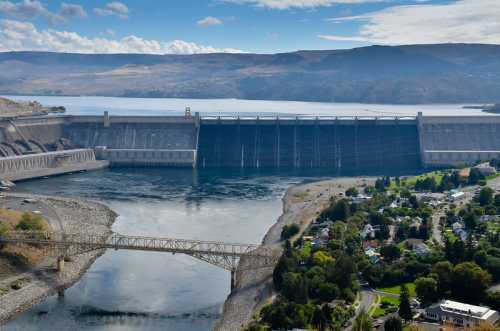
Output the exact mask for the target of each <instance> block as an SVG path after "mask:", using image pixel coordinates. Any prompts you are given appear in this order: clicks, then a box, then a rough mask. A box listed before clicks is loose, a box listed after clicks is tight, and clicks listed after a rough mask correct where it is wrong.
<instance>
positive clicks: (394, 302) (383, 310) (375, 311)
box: [370, 295, 399, 318]
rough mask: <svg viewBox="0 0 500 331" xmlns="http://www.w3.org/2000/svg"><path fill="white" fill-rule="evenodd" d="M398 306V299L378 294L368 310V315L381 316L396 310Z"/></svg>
mask: <svg viewBox="0 0 500 331" xmlns="http://www.w3.org/2000/svg"><path fill="white" fill-rule="evenodd" d="M398 307H399V299H396V298H391V297H386V296H380V295H379V296H378V297H377V301H376V302H375V305H374V306H373V308H372V309H371V310H370V316H372V317H373V318H378V317H382V316H385V315H387V314H389V313H391V312H394V311H396V310H397V309H398Z"/></svg>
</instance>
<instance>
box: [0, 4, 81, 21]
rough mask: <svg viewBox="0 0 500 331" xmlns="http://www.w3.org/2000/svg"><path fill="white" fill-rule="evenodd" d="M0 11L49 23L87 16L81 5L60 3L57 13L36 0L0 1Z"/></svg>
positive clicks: (11, 15) (12, 15)
mask: <svg viewBox="0 0 500 331" xmlns="http://www.w3.org/2000/svg"><path fill="white" fill-rule="evenodd" d="M0 13H2V14H4V15H7V16H10V17H14V18H17V19H25V20H29V19H35V18H37V17H43V18H45V19H46V20H47V21H48V22H49V23H50V24H51V25H55V24H59V23H63V22H65V21H66V19H67V18H71V17H80V18H84V17H87V13H86V12H85V10H84V9H83V7H82V6H80V5H76V4H72V3H64V2H63V3H61V8H60V9H59V12H58V13H53V12H51V11H49V10H48V9H47V8H46V7H45V5H44V4H43V3H41V2H40V1H38V0H23V1H20V2H17V3H13V2H11V1H0Z"/></svg>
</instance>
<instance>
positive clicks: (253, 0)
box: [222, 0, 387, 9]
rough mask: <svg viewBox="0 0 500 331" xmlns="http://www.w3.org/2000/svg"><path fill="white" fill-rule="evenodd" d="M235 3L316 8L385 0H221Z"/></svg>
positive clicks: (275, 7)
mask: <svg viewBox="0 0 500 331" xmlns="http://www.w3.org/2000/svg"><path fill="white" fill-rule="evenodd" d="M222 1H223V2H228V3H236V4H252V5H255V6H258V7H266V8H271V9H290V8H317V7H329V6H331V5H334V4H361V3H370V2H385V1H387V0H222Z"/></svg>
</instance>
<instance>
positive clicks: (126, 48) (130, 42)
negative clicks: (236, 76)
mask: <svg viewBox="0 0 500 331" xmlns="http://www.w3.org/2000/svg"><path fill="white" fill-rule="evenodd" d="M28 50H31V51H54V52H67V53H108V54H109V53H145V54H200V53H241V51H240V50H238V49H232V48H222V49H221V48H215V47H211V46H204V45H199V44H196V43H193V42H186V41H183V40H174V41H170V42H163V41H158V40H152V39H149V40H148V39H144V38H141V37H138V36H134V35H130V36H127V37H124V38H121V39H109V38H88V37H84V36H81V35H80V34H78V33H76V32H69V31H59V30H54V29H47V30H41V31H40V30H38V29H37V28H36V27H35V26H34V25H33V24H32V23H30V22H20V21H15V20H1V21H0V51H28Z"/></svg>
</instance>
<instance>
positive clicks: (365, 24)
mask: <svg viewBox="0 0 500 331" xmlns="http://www.w3.org/2000/svg"><path fill="white" fill-rule="evenodd" d="M499 17H500V0H122V1H102V0H86V1H82V0H65V1H54V0H51V1H48V0H46V1H36V0H17V1H16V0H8V1H4V0H0V51H9V50H49V51H65V52H85V53H159V54H163V53H180V54H184V53H188V54H190V53H206V52H219V51H222V52H239V51H242V52H258V53H276V52H288V51H295V50H298V49H338V48H351V47H358V46H365V45H372V44H387V45H393V44H413V43H440V42H468V43H500V20H499V19H498V18H499Z"/></svg>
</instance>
